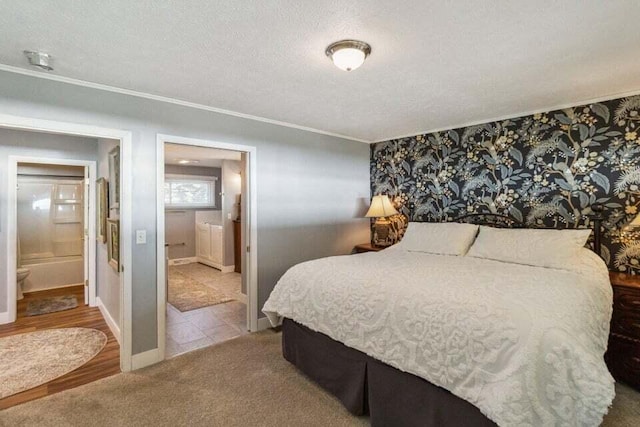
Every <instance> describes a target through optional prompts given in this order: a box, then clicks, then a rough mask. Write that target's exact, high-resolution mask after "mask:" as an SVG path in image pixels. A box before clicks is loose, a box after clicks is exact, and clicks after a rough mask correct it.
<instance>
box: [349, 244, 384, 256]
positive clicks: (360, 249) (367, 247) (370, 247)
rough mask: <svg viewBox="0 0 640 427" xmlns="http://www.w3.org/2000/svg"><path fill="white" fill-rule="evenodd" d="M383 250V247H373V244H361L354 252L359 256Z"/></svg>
mask: <svg viewBox="0 0 640 427" xmlns="http://www.w3.org/2000/svg"><path fill="white" fill-rule="evenodd" d="M383 249H385V248H384V247H382V246H373V245H372V244H371V243H360V244H359V245H356V247H355V248H353V251H354V252H355V253H357V254H361V253H364V252H380V251H381V250H383Z"/></svg>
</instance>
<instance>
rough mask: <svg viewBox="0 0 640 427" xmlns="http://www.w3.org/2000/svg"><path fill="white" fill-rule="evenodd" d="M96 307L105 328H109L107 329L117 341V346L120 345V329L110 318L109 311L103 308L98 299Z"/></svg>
mask: <svg viewBox="0 0 640 427" xmlns="http://www.w3.org/2000/svg"><path fill="white" fill-rule="evenodd" d="M96 305H97V306H98V308H99V309H100V313H102V317H104V321H105V322H107V326H109V329H111V333H112V334H113V336H114V337H116V341H118V344H120V327H118V324H117V323H116V321H115V320H113V317H111V313H109V310H107V307H105V305H104V303H103V302H102V300H101V299H100V297H96Z"/></svg>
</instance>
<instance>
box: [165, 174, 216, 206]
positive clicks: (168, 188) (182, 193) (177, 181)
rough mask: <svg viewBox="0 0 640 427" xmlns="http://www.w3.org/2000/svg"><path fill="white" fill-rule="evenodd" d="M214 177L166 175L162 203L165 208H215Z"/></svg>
mask: <svg viewBox="0 0 640 427" xmlns="http://www.w3.org/2000/svg"><path fill="white" fill-rule="evenodd" d="M215 186H216V178H215V177H186V176H166V177H165V181H164V203H165V207H167V208H215V207H216V197H215Z"/></svg>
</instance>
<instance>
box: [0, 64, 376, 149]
mask: <svg viewBox="0 0 640 427" xmlns="http://www.w3.org/2000/svg"><path fill="white" fill-rule="evenodd" d="M0 71H7V72H9V73H15V74H22V75H25V76H30V77H36V78H39V79H45V80H52V81H55V82H60V83H67V84H71V85H75V86H83V87H88V88H91V89H97V90H103V91H107V92H114V93H119V94H122V95H129V96H135V97H138V98H145V99H150V100H153V101H159V102H166V103H168V104H174V105H180V106H182V107H189V108H195V109H198V110H204V111H210V112H213V113H218V114H225V115H227V116H234V117H240V118H242V119H247V120H254V121H257V122H262V123H268V124H270V125H276V126H282V127H287V128H291V129H297V130H302V131H306V132H312V133H317V134H320V135H327V136H333V137H336V138H342V139H347V140H350V141H356V142H363V143H366V144H371V143H373V141H368V140H364V139H360V138H355V137H352V136H347V135H341V134H338V133H333V132H328V131H324V130H320V129H315V128H311V127H307V126H300V125H296V124H293V123H288V122H282V121H280V120H273V119H268V118H266V117H259V116H253V115H251V114H244V113H239V112H237V111H231V110H225V109H223V108H216V107H211V106H209V105H204V104H198V103H195V102H189V101H183V100H181V99H176V98H170V97H167V96H161V95H154V94H151V93H146V92H138V91H136V90H131V89H124V88H120V87H116V86H110V85H105V84H101V83H94V82H89V81H86V80H80V79H74V78H71V77H64V76H59V75H56V74H48V73H45V72H42V71H34V70H28V69H25V68H20V67H14V66H11V65H6V64H0Z"/></svg>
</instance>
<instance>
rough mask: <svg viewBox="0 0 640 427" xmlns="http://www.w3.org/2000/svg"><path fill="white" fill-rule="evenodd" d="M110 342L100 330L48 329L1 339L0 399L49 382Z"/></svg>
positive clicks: (84, 361) (85, 361)
mask: <svg viewBox="0 0 640 427" xmlns="http://www.w3.org/2000/svg"><path fill="white" fill-rule="evenodd" d="M106 344H107V336H106V335H105V334H104V333H103V332H101V331H98V330H97V329H89V328H60V329H45V330H42V331H36V332H29V333H26V334H19V335H12V336H9V337H4V338H0V399H1V398H4V397H7V396H11V395H12V394H16V393H20V392H21V391H25V390H29V389H31V388H34V387H37V386H39V385H41V384H44V383H47V382H49V381H51V380H54V379H56V378H58V377H61V376H63V375H64V374H66V373H69V372H71V371H73V370H74V369H77V368H79V367H80V366H82V365H84V364H85V363H87V362H88V361H89V360H91V359H93V358H94V357H95V356H96V355H97V354H98V353H100V351H101V350H102V349H103V348H104V346H105V345H106Z"/></svg>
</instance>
